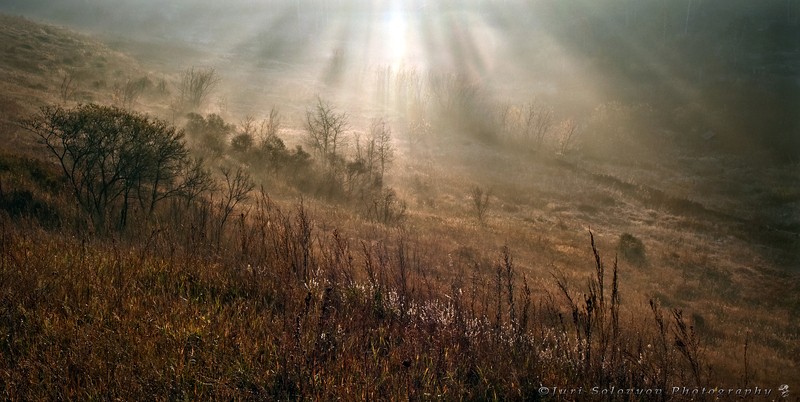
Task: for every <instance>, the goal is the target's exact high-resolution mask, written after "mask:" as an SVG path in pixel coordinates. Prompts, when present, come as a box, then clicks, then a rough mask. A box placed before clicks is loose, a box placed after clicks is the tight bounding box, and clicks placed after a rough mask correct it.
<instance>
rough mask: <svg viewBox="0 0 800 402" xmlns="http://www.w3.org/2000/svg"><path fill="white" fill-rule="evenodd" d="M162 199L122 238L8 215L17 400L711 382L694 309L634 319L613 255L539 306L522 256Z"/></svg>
mask: <svg viewBox="0 0 800 402" xmlns="http://www.w3.org/2000/svg"><path fill="white" fill-rule="evenodd" d="M166 209H169V210H168V211H167V210H165V211H163V212H165V214H164V216H165V217H167V216H169V217H170V218H165V219H162V220H161V221H158V220H156V221H157V222H154V223H151V224H144V223H142V224H140V225H138V227H137V228H136V229H134V230H131V231H130V232H129V233H127V234H125V235H118V236H115V237H110V238H98V237H93V236H91V235H77V234H75V232H72V231H70V230H67V229H57V230H45V229H41V228H39V227H37V225H36V224H35V223H33V221H31V222H30V224H27V223H26V224H14V223H13V221H12V220H11V218H9V217H8V216H5V217H3V218H2V225H0V245H2V246H1V248H0V294H2V299H0V309H1V310H2V311H1V313H0V317H2V318H0V350H2V354H0V378H1V379H2V381H1V382H0V384H1V385H0V394H2V395H3V397H4V398H6V399H11V400H48V399H49V400H52V399H79V400H88V399H126V400H140V399H170V400H175V399H192V400H198V399H200V400H204V399H260V400H286V399H302V400H331V399H343V400H387V399H392V400H398V399H399V400H405V399H439V398H443V399H447V400H462V399H468V400H523V399H525V400H531V399H538V398H539V397H540V396H541V395H540V394H539V388H540V386H542V385H543V384H544V385H546V386H559V387H575V388H578V387H584V389H585V390H586V391H585V392H589V389H590V388H591V387H595V386H598V387H610V386H615V387H617V388H642V389H649V388H661V389H665V392H666V388H667V387H669V386H670V385H671V384H677V383H680V384H688V385H699V384H700V383H701V382H702V381H704V380H705V375H706V373H707V371H706V370H707V368H706V367H705V366H704V364H703V362H702V361H701V360H700V359H701V356H700V353H701V351H700V350H699V348H698V343H697V338H696V337H695V335H694V333H693V329H692V328H691V327H690V326H688V324H687V323H686V321H685V320H684V319H683V316H682V313H681V312H680V311H677V310H675V311H664V310H662V309H660V308H659V306H658V305H657V304H654V305H652V306H651V307H652V314H650V316H643V317H637V318H631V319H624V318H622V317H623V315H621V314H620V309H619V297H620V293H619V288H620V284H618V283H617V272H616V267H615V266H613V269H612V267H609V268H608V272H606V266H605V263H603V262H602V261H601V259H600V256H599V254H595V256H596V258H597V260H596V276H595V277H593V278H591V279H590V280H589V283H588V287H587V288H586V289H580V291H579V292H575V291H573V290H572V289H568V288H567V287H566V286H565V285H564V284H563V283H562V282H561V281H558V280H557V284H558V286H559V287H560V289H561V294H552V295H549V297H544V298H540V299H536V298H532V297H531V288H534V287H540V286H545V285H544V284H539V283H530V282H528V281H527V279H526V278H525V277H524V276H522V275H520V274H518V272H517V270H516V269H515V266H514V262H513V258H512V256H511V255H510V254H509V252H508V250H498V258H497V260H496V261H494V262H491V263H486V264H478V265H476V266H475V267H462V266H453V267H451V269H452V270H454V272H460V273H461V274H460V275H458V276H456V277H455V278H453V279H437V276H436V275H434V274H433V272H432V270H433V269H434V268H433V265H435V264H439V263H440V262H441V261H439V258H438V257H436V255H435V254H434V253H431V251H432V250H425V249H424V246H423V245H419V244H414V242H413V241H410V240H408V236H407V235H406V234H404V233H402V232H390V231H389V230H388V229H387V230H385V231H384V233H382V234H381V235H382V236H385V239H386V241H375V242H371V243H367V242H361V241H354V240H352V239H348V236H347V235H346V234H344V233H341V232H339V231H337V230H335V229H331V228H321V227H318V226H317V224H318V222H317V221H316V220H315V217H314V216H313V215H312V214H311V213H309V212H308V211H307V209H306V208H305V207H304V206H303V204H302V203H299V204H297V205H295V206H293V207H290V208H286V209H283V208H281V207H279V206H278V205H276V204H274V203H273V202H272V201H271V200H270V199H269V198H268V197H267V196H266V194H263V193H262V194H261V195H260V196H259V197H258V200H257V202H255V203H254V206H253V208H252V209H251V210H250V211H249V212H248V213H247V214H241V215H239V216H238V219H237V221H236V222H235V223H234V224H231V225H229V226H227V230H224V231H219V230H216V229H215V227H216V225H215V224H216V223H217V221H216V220H217V219H219V216H218V215H217V213H216V212H215V209H214V208H209V205H206V204H197V205H193V206H191V207H189V208H186V206H185V205H183V204H180V205H179V204H173V205H172V206H170V207H169V208H166ZM593 245H594V244H593V243H592V244H591V246H592V247H593ZM589 246H590V245H589V243H588V242H587V247H589ZM546 286H547V287H552V285H550V284H549V285H546ZM625 316H626V317H627V315H625ZM743 385H744V384H743ZM628 397H630V398H632V399H637V398H638V397H637V396H634V395H628ZM566 398H567V399H571V397H566ZM626 398H627V397H626Z"/></svg>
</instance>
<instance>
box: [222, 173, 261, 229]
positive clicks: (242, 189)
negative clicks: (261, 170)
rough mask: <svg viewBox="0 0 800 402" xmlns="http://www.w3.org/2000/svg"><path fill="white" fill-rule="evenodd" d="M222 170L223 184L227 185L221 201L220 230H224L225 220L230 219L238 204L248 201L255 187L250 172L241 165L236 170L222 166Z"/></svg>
mask: <svg viewBox="0 0 800 402" xmlns="http://www.w3.org/2000/svg"><path fill="white" fill-rule="evenodd" d="M220 171H221V172H222V177H223V181H224V183H223V185H224V186H225V188H223V194H222V201H221V207H222V219H221V220H220V223H219V228H220V231H222V228H223V227H224V226H225V222H227V221H228V217H229V216H230V214H231V213H232V212H233V210H234V209H235V208H236V206H237V205H239V204H241V203H242V202H244V201H247V199H248V198H249V197H250V192H251V191H253V188H255V183H253V179H252V178H251V177H250V173H248V172H247V171H245V170H243V169H242V168H240V167H237V168H236V171H235V172H234V171H233V170H232V169H231V168H228V167H223V168H220Z"/></svg>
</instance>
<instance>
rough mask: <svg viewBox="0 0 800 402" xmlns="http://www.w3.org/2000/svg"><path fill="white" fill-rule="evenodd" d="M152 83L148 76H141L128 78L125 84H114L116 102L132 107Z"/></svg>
mask: <svg viewBox="0 0 800 402" xmlns="http://www.w3.org/2000/svg"><path fill="white" fill-rule="evenodd" d="M151 85H152V82H151V81H150V79H149V78H147V77H141V78H138V79H135V80H131V79H128V80H127V81H125V83H124V84H121V85H120V84H118V85H115V86H114V93H113V97H114V103H116V104H118V105H119V106H121V107H123V108H126V109H130V108H131V107H132V106H133V105H134V104H135V103H136V101H137V100H138V99H139V97H141V96H142V94H143V93H144V92H145V90H147V88H148V87H150V86H151Z"/></svg>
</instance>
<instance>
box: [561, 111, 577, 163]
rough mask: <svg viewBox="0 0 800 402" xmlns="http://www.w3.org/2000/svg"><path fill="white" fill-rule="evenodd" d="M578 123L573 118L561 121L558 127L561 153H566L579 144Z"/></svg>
mask: <svg viewBox="0 0 800 402" xmlns="http://www.w3.org/2000/svg"><path fill="white" fill-rule="evenodd" d="M577 129H578V125H577V123H575V121H574V120H572V119H567V120H564V121H562V122H561V123H559V125H558V127H557V128H556V133H557V135H558V137H557V138H558V143H557V146H558V149H557V152H558V154H559V155H566V154H568V153H570V152H571V151H573V150H574V149H575V146H576V145H577V135H576V132H577Z"/></svg>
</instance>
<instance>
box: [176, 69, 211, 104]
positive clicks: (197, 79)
mask: <svg viewBox="0 0 800 402" xmlns="http://www.w3.org/2000/svg"><path fill="white" fill-rule="evenodd" d="M219 81H220V78H219V75H218V74H217V70H215V69H214V68H213V67H207V68H194V67H192V68H189V69H187V70H186V71H184V72H183V75H182V76H181V83H180V87H179V91H180V104H181V106H182V107H185V108H188V109H191V110H196V109H197V108H199V107H200V106H201V105H202V104H203V102H205V100H206V98H208V96H209V95H210V94H211V92H212V91H213V90H214V88H216V86H217V84H219ZM184 110H185V109H184Z"/></svg>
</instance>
